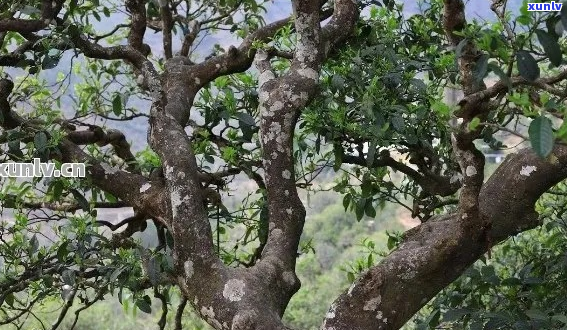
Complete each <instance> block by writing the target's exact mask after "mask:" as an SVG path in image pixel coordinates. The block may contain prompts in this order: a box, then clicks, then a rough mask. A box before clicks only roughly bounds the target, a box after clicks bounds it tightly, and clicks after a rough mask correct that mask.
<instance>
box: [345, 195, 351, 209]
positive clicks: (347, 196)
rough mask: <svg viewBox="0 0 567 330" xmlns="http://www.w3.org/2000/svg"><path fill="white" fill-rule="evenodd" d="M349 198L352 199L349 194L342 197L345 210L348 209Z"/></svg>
mask: <svg viewBox="0 0 567 330" xmlns="http://www.w3.org/2000/svg"><path fill="white" fill-rule="evenodd" d="M351 200H352V195H351V194H346V195H345V197H343V206H344V208H345V211H346V210H347V209H348V207H349V205H350V201H351Z"/></svg>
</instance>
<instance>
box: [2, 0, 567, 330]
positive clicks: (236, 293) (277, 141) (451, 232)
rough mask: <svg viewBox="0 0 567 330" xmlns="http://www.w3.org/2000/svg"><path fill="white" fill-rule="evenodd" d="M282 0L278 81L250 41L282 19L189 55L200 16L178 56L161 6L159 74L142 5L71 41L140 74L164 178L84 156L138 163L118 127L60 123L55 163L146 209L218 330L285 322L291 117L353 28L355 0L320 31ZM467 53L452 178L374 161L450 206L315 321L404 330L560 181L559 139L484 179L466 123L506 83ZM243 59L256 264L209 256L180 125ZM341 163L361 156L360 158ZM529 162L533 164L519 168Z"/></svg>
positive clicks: (305, 1) (18, 25) (548, 85)
mask: <svg viewBox="0 0 567 330" xmlns="http://www.w3.org/2000/svg"><path fill="white" fill-rule="evenodd" d="M62 3H63V2H62V1H54V2H53V1H43V2H42V19H41V20H19V19H4V20H0V32H4V31H17V32H19V33H21V34H22V35H24V36H25V38H26V39H28V42H29V43H26V44H25V47H24V48H22V49H21V50H18V52H17V53H18V54H16V55H17V56H20V55H21V54H23V53H24V52H25V51H26V50H29V49H32V47H36V46H33V44H34V42H33V41H34V40H37V39H38V38H39V35H34V34H33V33H35V32H38V31H40V30H42V29H44V28H47V27H48V26H49V25H50V24H53V22H55V23H57V24H59V25H65V24H67V22H65V21H64V20H63V19H61V18H59V17H58V13H59V11H60V10H61V6H62ZM292 3H293V10H294V15H293V24H294V32H295V33H296V34H297V48H296V50H295V52H294V54H293V56H292V61H291V67H290V69H289V71H288V72H287V73H286V74H284V75H282V76H279V77H278V76H276V75H275V73H274V71H273V70H272V68H271V64H270V56H272V55H273V54H271V53H270V52H264V51H258V50H257V49H255V47H254V45H253V44H254V42H255V41H269V40H270V38H272V37H273V35H274V34H275V33H276V31H277V30H278V29H280V28H281V27H283V26H285V25H287V24H289V23H290V22H291V21H292V18H290V19H284V20H281V21H278V22H274V23H272V24H269V25H267V26H265V27H263V28H260V29H258V30H257V31H256V32H254V33H252V34H250V35H249V36H248V37H247V38H245V39H244V41H243V42H242V43H241V45H240V46H239V47H230V48H229V49H228V51H227V52H226V53H224V54H222V55H218V56H214V57H212V58H210V59H207V60H205V61H203V62H202V63H198V64H193V63H192V62H191V61H189V59H188V58H187V57H186V55H187V54H188V52H189V48H190V46H191V44H192V42H193V41H194V39H195V37H196V35H197V33H198V31H197V30H198V29H199V27H200V24H201V23H203V24H205V23H204V22H197V21H195V22H193V24H192V31H191V33H190V34H188V37H187V39H186V40H185V42H184V45H183V49H182V51H181V55H184V56H174V55H173V50H172V49H171V47H172V45H171V24H172V20H173V17H172V15H171V14H172V13H171V11H170V7H169V2H168V1H162V2H161V4H162V5H161V14H162V17H163V18H164V22H163V24H162V27H161V28H162V29H165V30H166V31H164V40H163V47H164V52H165V57H166V61H165V71H164V72H163V73H159V72H158V71H157V70H156V68H155V67H154V64H153V63H152V62H151V61H149V60H148V58H147V56H148V53H149V52H148V47H147V45H145V44H144V43H143V40H144V33H145V30H146V26H147V21H146V20H147V18H146V15H145V6H144V1H139V0H127V1H126V3H125V5H126V8H127V10H128V12H129V14H130V16H131V26H130V33H129V35H128V44H127V45H120V46H114V47H104V46H101V45H100V44H98V43H95V42H93V41H92V40H90V39H89V38H87V37H86V36H85V35H82V34H81V33H80V32H77V33H75V34H71V35H70V36H69V38H70V41H71V42H72V44H73V45H72V46H73V48H74V49H76V50H78V51H80V52H81V53H82V54H84V55H85V56H87V57H93V58H99V59H109V60H118V59H119V60H123V61H125V62H127V63H129V64H131V65H132V66H133V68H134V72H135V74H136V75H137V77H136V78H137V79H136V80H137V81H138V82H139V84H140V86H141V87H142V88H143V89H144V90H145V92H146V93H147V94H148V95H149V96H150V97H151V99H152V105H151V116H150V121H149V126H150V134H149V144H150V146H151V147H152V149H153V150H154V151H155V152H156V153H157V154H158V155H159V157H160V159H161V161H162V164H163V172H164V177H163V178H152V179H148V178H145V177H143V176H142V175H141V174H139V173H138V172H137V171H136V168H135V167H134V166H133V165H132V167H130V168H129V171H126V170H121V169H119V168H115V167H112V166H110V165H109V164H106V163H103V162H99V161H97V160H95V159H94V158H93V157H90V156H89V155H88V154H87V153H86V152H84V151H83V150H82V149H81V147H80V146H81V145H83V144H92V143H109V144H111V145H113V146H114V149H115V152H116V153H117V155H118V156H119V157H120V158H122V159H124V160H126V161H130V162H132V161H134V157H133V155H132V153H131V152H130V151H129V146H128V145H127V143H125V140H124V136H123V135H121V134H120V133H116V132H108V133H104V132H102V133H101V132H90V131H89V132H86V131H80V132H67V133H68V134H67V136H66V137H65V138H64V139H63V140H62V141H61V143H60V144H59V146H58V147H59V149H60V150H61V154H62V160H63V161H66V162H85V163H88V164H89V167H88V174H89V178H90V180H91V182H92V183H93V184H94V185H96V186H97V187H99V188H101V189H102V190H104V191H107V192H110V193H112V194H113V195H115V196H116V197H118V198H119V200H120V201H122V202H124V203H126V204H127V205H130V206H133V207H134V208H135V209H136V211H137V212H139V213H140V214H142V215H143V216H142V217H141V218H142V219H145V217H148V218H153V219H156V220H157V221H158V222H160V223H161V224H162V225H164V226H166V227H167V228H168V229H170V230H171V232H172V233H173V237H174V248H173V256H174V266H175V271H174V275H175V277H174V278H173V279H172V281H173V282H175V284H177V285H179V287H180V288H181V290H182V293H183V295H184V301H188V302H189V303H190V304H191V305H192V306H193V307H194V308H195V309H196V310H197V311H198V312H199V313H200V315H201V316H202V317H203V319H205V320H206V321H207V322H208V323H209V324H211V325H212V326H213V327H214V328H215V329H234V330H254V329H258V330H259V329H270V330H271V329H276V330H277V329H282V330H283V329H287V328H286V327H285V326H284V325H283V323H282V321H281V317H282V315H283V313H284V311H285V308H286V306H287V304H288V302H289V300H290V299H291V297H292V296H293V294H294V293H295V292H296V291H297V290H298V289H299V286H300V283H299V280H298V278H297V276H296V274H295V262H296V252H297V248H298V244H299V238H300V236H301V233H302V230H303V223H304V220H305V209H304V207H303V205H302V203H301V200H300V199H299V197H298V193H297V188H296V183H295V180H296V177H295V171H294V165H295V162H296V160H295V159H294V157H293V137H294V131H295V126H296V122H297V119H298V116H299V115H300V114H301V111H302V109H303V108H304V107H305V106H306V105H307V104H308V103H309V102H310V101H311V99H312V98H313V97H314V96H315V95H316V93H317V89H318V80H319V74H320V69H321V66H322V64H323V62H324V61H325V59H326V58H327V57H328V56H329V54H330V53H331V52H332V51H333V50H335V49H336V48H337V47H338V46H339V45H341V44H342V43H344V41H345V39H346V38H347V37H348V36H349V35H350V34H351V33H352V31H353V29H354V27H355V24H356V21H357V19H358V15H359V12H358V4H357V2H356V1H353V0H336V1H335V3H334V10H333V15H332V16H331V19H330V21H329V22H328V23H326V24H324V25H323V26H321V21H322V20H325V19H326V18H327V16H326V14H325V13H323V12H321V7H322V5H323V4H325V1H320V0H294V1H292ZM444 3H445V15H444V22H443V24H444V27H445V30H446V33H447V37H448V39H449V41H450V42H451V44H452V45H453V46H456V45H457V44H458V43H459V42H460V41H461V38H460V37H459V36H458V34H456V33H455V32H457V31H459V30H461V29H462V28H463V27H464V26H465V25H466V20H465V16H464V5H463V2H462V1H461V0H445V1H444ZM30 34H31V35H30ZM477 52H478V51H477V49H476V48H475V45H474V44H473V43H470V44H469V45H467V47H465V49H464V50H463V56H462V58H460V59H459V69H460V71H461V75H462V77H463V80H462V81H463V86H462V87H463V90H464V91H465V97H464V99H463V100H462V102H461V105H462V109H461V112H460V113H459V114H457V116H458V117H460V118H462V119H463V123H462V124H461V125H460V126H459V127H458V128H457V129H456V132H455V134H454V136H453V149H454V152H455V155H456V157H457V159H458V161H459V165H460V167H461V171H462V173H463V174H464V178H463V181H462V183H455V182H453V181H451V179H450V178H444V177H431V176H427V175H424V174H423V173H419V172H417V171H415V170H413V169H412V168H410V167H408V166H405V165H403V164H401V163H398V162H396V161H394V160H393V159H392V158H389V157H388V158H386V157H385V156H383V158H382V159H379V160H377V161H376V162H375V163H374V164H372V166H389V167H392V168H394V169H398V170H400V171H401V172H403V173H405V174H406V175H408V176H410V177H413V178H414V179H415V180H416V181H417V182H418V184H420V185H421V186H422V187H423V189H425V190H428V191H429V193H431V194H432V195H450V194H453V193H455V192H456V191H457V189H458V188H460V187H461V188H462V189H461V191H460V199H459V206H458V211H457V212H455V213H453V214H446V215H443V216H438V217H436V218H433V219H431V220H429V221H428V222H427V223H424V224H422V225H420V226H418V227H416V228H415V229H413V230H411V231H409V232H407V233H406V234H405V238H404V240H403V243H402V244H401V245H400V246H399V248H397V249H396V250H395V251H394V252H392V253H391V254H390V255H389V256H387V257H386V258H384V260H383V261H382V262H381V263H380V264H378V265H377V266H375V267H373V268H371V269H370V270H369V271H368V272H366V273H365V274H363V275H362V276H361V277H360V278H359V279H357V280H356V282H355V283H354V284H353V285H352V286H351V287H350V288H349V289H348V290H347V291H345V292H344V293H343V294H342V295H341V296H340V297H339V298H338V299H337V300H336V301H335V302H334V303H333V305H332V306H331V308H330V310H329V312H328V313H327V316H326V318H325V320H324V323H323V326H322V327H323V329H328V330H331V329H332V330H343V329H344V330H346V329H349V330H367V329H398V328H400V327H401V326H402V325H403V324H404V323H405V322H407V320H409V318H410V317H411V316H412V315H414V314H415V313H416V312H417V311H418V310H419V309H420V308H421V307H422V306H424V305H425V304H426V303H427V302H428V301H429V300H430V299H431V298H432V297H433V296H434V295H435V294H437V293H438V292H439V291H440V290H441V289H443V288H444V287H445V286H447V285H448V284H450V283H451V282H452V281H453V280H455V279H456V278H457V277H458V276H459V275H460V274H461V273H462V272H463V270H464V269H466V268H467V267H469V266H470V265H471V264H472V263H473V262H474V261H475V260H477V259H478V258H479V257H480V256H481V255H482V254H484V253H485V252H486V251H487V250H488V249H489V248H490V247H491V246H492V245H494V244H496V243H498V242H500V241H502V240H504V239H506V238H508V237H510V236H513V235H515V234H517V233H519V232H521V231H524V230H527V229H530V228H534V227H535V226H537V225H538V224H539V223H538V217H537V214H536V213H535V210H534V203H535V202H536V200H537V199H538V198H539V196H541V194H543V193H544V192H545V191H546V190H548V189H549V188H550V187H552V186H553V185H554V184H556V183H557V182H559V181H561V180H563V179H565V178H566V177H567V169H566V168H565V166H564V165H563V164H565V163H567V147H565V146H557V147H556V148H555V149H554V155H555V156H556V159H557V161H556V162H554V163H550V162H547V161H544V160H541V159H539V158H538V157H536V156H535V155H534V154H533V153H532V152H531V151H529V150H524V151H522V152H520V153H518V154H516V155H513V156H510V157H508V158H507V159H506V161H505V162H504V163H503V164H501V166H500V167H499V168H498V170H497V171H496V172H495V173H494V174H493V175H492V176H491V177H490V179H489V180H488V181H487V182H486V183H483V179H484V178H483V175H482V172H483V168H484V159H483V157H482V154H481V153H480V152H479V151H478V150H477V149H476V148H475V146H474V144H473V141H474V139H475V138H477V137H478V134H479V131H478V130H476V131H472V132H471V131H469V130H468V128H467V127H468V124H469V123H470V121H471V120H472V119H473V118H474V117H475V116H480V117H481V118H482V116H484V115H486V113H487V111H488V109H489V106H490V104H489V101H490V98H492V97H494V96H496V95H498V94H500V93H502V92H503V91H504V89H505V88H506V86H505V84H504V83H502V82H501V83H497V84H496V85H494V86H493V87H491V88H489V89H486V87H485V86H484V85H483V84H480V85H476V84H474V83H473V80H474V79H473V77H472V69H473V65H474V61H475V59H476V56H477ZM288 57H291V55H290V56H288ZM14 61H15V59H14V57H13V56H12V57H10V56H7V57H0V64H1V63H8V64H10V63H14ZM253 62H254V63H255V65H256V67H257V69H258V71H259V73H260V78H259V80H260V81H259V103H260V106H259V110H260V140H261V144H262V164H263V174H264V177H263V178H262V177H260V178H259V179H258V181H262V180H263V181H262V183H261V186H262V187H263V188H265V190H266V192H267V202H268V213H269V234H268V239H267V243H266V245H265V246H264V248H263V250H262V251H261V254H260V260H259V261H258V262H256V264H255V265H254V266H252V267H250V268H247V269H234V268H230V267H227V266H225V265H224V264H223V263H222V262H221V261H220V260H219V258H218V257H217V256H216V254H215V251H214V245H213V239H212V230H211V227H210V224H209V219H208V215H207V212H206V210H205V208H204V206H203V205H204V203H203V202H204V198H205V197H204V190H203V186H202V182H203V180H204V179H203V174H202V173H201V172H200V170H199V168H198V166H197V162H196V159H195V154H194V152H193V150H192V149H191V141H190V136H188V134H187V133H186V131H185V128H186V126H187V123H188V121H189V113H190V110H191V107H192V105H193V101H194V99H195V97H196V95H197V93H198V92H199V90H200V89H201V88H202V87H203V86H205V85H206V84H208V83H210V82H211V81H213V80H214V79H216V78H217V77H220V76H223V75H229V74H232V73H237V72H243V71H245V70H247V69H249V68H250V67H251V65H252V64H253ZM565 77H567V71H564V72H562V73H560V74H558V75H557V76H554V77H551V78H547V79H538V80H536V81H534V82H527V81H525V80H523V79H521V78H519V77H514V78H513V79H512V84H513V85H530V86H534V87H538V88H541V89H545V90H548V91H550V92H554V91H555V92H557V93H560V92H561V91H559V90H557V89H554V87H553V84H554V83H556V82H558V81H560V80H562V79H564V78H565ZM12 89H13V83H12V82H11V81H9V80H7V79H3V80H0V112H1V114H2V118H3V122H2V126H3V128H4V129H11V128H15V127H22V128H25V127H27V126H26V125H28V124H29V123H27V122H26V120H25V119H23V118H22V117H20V116H19V115H17V114H16V113H15V112H14V111H13V110H12V109H11V104H10V102H9V96H10V93H11V92H12ZM558 95H559V94H558ZM346 161H349V162H352V163H355V164H357V163H358V164H366V163H367V162H366V160H365V159H363V158H360V157H359V158H348V159H346ZM526 168H529V169H530V171H525V169H526ZM526 173H529V174H527V175H526ZM208 179H210V178H206V179H205V180H208ZM496 196H498V198H495V197H496ZM185 299H186V300H185ZM183 306H184V305H183ZM181 310H183V308H181Z"/></svg>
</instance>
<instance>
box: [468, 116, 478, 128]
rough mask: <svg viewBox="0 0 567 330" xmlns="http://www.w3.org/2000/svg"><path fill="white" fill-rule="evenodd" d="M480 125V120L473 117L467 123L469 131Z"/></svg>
mask: <svg viewBox="0 0 567 330" xmlns="http://www.w3.org/2000/svg"><path fill="white" fill-rule="evenodd" d="M479 124H480V118H478V117H474V118H473V119H472V120H471V121H470V123H469V130H471V131H474V130H475V129H476V128H477V127H478V125H479Z"/></svg>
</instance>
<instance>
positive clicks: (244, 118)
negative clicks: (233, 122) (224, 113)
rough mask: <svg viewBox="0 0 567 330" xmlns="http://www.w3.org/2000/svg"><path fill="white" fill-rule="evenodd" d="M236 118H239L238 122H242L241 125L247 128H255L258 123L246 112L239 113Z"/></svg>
mask: <svg viewBox="0 0 567 330" xmlns="http://www.w3.org/2000/svg"><path fill="white" fill-rule="evenodd" d="M236 117H237V118H238V121H240V123H241V124H244V125H247V126H255V125H256V121H255V120H254V117H252V116H251V115H250V114H248V113H246V112H238V113H237V114H236Z"/></svg>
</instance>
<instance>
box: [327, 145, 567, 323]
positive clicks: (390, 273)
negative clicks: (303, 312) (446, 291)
mask: <svg viewBox="0 0 567 330" xmlns="http://www.w3.org/2000/svg"><path fill="white" fill-rule="evenodd" d="M553 153H554V155H555V156H557V158H558V161H557V162H556V163H554V164H551V163H550V162H547V161H545V160H543V159H540V158H539V157H538V156H537V155H535V154H534V153H533V151H531V150H530V149H524V150H522V151H521V152H519V153H518V154H515V155H512V156H509V157H508V158H507V159H506V160H505V161H504V162H503V163H502V164H501V165H500V166H499V167H498V169H497V170H496V172H495V173H494V174H493V175H492V176H491V177H490V179H489V180H488V181H487V182H486V183H485V184H484V185H483V187H482V190H481V194H480V197H479V215H478V218H477V219H470V217H472V215H469V214H466V213H464V214H459V213H453V214H447V215H443V216H440V217H437V218H433V219H431V220H429V221H428V222H426V223H424V224H421V225H420V226H418V227H416V228H414V229H412V230H410V231H408V232H407V233H406V235H405V238H404V240H403V242H402V244H401V245H400V246H399V248H398V249H397V250H395V251H394V252H392V253H391V254H390V255H389V256H387V257H386V258H385V259H383V261H382V262H380V264H378V265H376V266H374V267H372V268H371V269H370V270H369V271H368V272H367V273H365V274H363V275H362V276H361V277H360V278H359V279H357V280H356V281H355V283H354V284H353V285H352V286H351V287H350V288H349V290H348V291H346V292H344V293H343V294H341V296H340V297H339V298H338V299H337V300H336V301H335V302H334V303H333V305H332V306H331V310H330V311H329V313H328V314H327V317H326V319H325V324H324V326H323V329H335V330H346V329H349V330H363V329H380V330H394V329H399V328H400V327H401V326H402V325H403V324H404V323H406V322H407V321H408V320H409V319H410V318H411V317H412V316H413V315H414V314H415V313H416V312H417V311H418V310H419V309H420V308H421V307H423V306H424V305H425V304H426V303H427V302H428V301H429V300H430V299H431V298H433V297H434V296H435V295H436V294H437V293H438V292H439V291H440V290H442V289H443V288H444V287H445V286H447V285H449V284H450V283H451V282H453V281H454V280H455V279H456V278H457V277H458V276H459V275H460V274H461V273H462V272H463V271H464V270H465V269H467V268H468V267H469V266H470V265H471V264H472V263H474V262H475V261H476V260H477V259H478V258H479V257H480V256H482V255H483V254H484V253H486V252H487V251H488V249H490V247H491V246H493V245H494V244H497V243H499V242H501V241H503V240H505V239H507V238H508V237H510V236H513V235H515V234H517V233H520V232H522V231H525V230H528V229H531V228H534V227H536V226H538V225H540V223H539V220H538V215H537V213H536V211H535V209H534V207H535V202H536V201H537V199H538V198H539V197H540V196H541V195H542V194H543V193H544V192H545V191H547V190H548V189H550V188H551V187H552V186H554V185H555V184H557V183H559V182H560V181H562V180H564V179H565V178H567V167H565V166H564V164H567V147H565V146H556V147H555V149H554V150H553ZM528 167H529V168H530V169H531V170H532V172H531V173H530V174H526V171H524V170H525V169H526V168H528ZM495 196H498V198H494V197H495ZM471 221H472V222H474V223H477V224H479V225H478V226H476V227H470V226H469V223H470V222H471ZM353 310H354V311H357V312H356V313H353Z"/></svg>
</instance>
